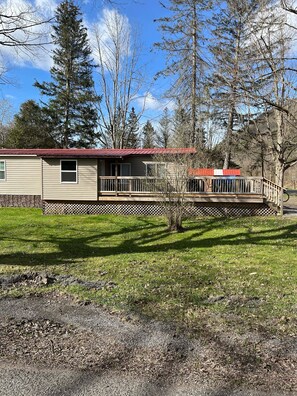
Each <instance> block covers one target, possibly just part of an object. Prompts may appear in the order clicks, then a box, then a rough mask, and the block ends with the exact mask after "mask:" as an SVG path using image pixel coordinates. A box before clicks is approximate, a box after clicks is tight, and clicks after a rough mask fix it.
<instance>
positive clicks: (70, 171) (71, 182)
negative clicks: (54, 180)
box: [60, 159, 78, 184]
mask: <svg viewBox="0 0 297 396" xmlns="http://www.w3.org/2000/svg"><path fill="white" fill-rule="evenodd" d="M66 161H68V162H69V161H72V162H75V168H76V169H75V171H73V170H62V162H66ZM74 172H75V175H76V180H75V181H63V180H62V173H74ZM60 183H61V184H77V183H78V166H77V160H76V159H61V160H60Z"/></svg>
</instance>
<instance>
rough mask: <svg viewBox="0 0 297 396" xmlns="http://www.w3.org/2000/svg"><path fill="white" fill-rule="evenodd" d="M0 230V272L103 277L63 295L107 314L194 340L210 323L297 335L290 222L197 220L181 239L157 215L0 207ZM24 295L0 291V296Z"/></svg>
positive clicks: (296, 266) (296, 239) (295, 238)
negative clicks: (140, 318) (184, 332)
mask: <svg viewBox="0 0 297 396" xmlns="http://www.w3.org/2000/svg"><path fill="white" fill-rule="evenodd" d="M0 224H1V227H0V274H11V273H20V272H27V271H47V272H49V273H55V274H71V275H74V276H75V277H77V278H80V279H88V280H104V281H106V282H107V286H106V287H105V288H104V289H103V290H101V291H95V290H91V291H90V290H89V291H87V290H85V289H84V288H83V287H79V286H72V287H70V286H69V287H67V288H65V287H64V289H63V290H64V291H65V292H67V293H71V294H74V295H76V296H78V297H79V298H80V299H88V300H92V301H96V302H98V303H100V304H103V305H105V306H108V307H109V308H112V309H115V310H123V311H126V312H133V313H135V314H141V315H145V316H148V317H152V318H156V319H165V320H167V319H168V320H171V321H172V320H173V321H175V322H176V324H177V325H179V326H181V327H182V328H187V329H189V330H190V331H191V332H194V333H200V332H207V329H208V328H210V327H212V328H213V326H216V327H215V328H216V329H217V330H218V331H220V330H223V331H224V330H228V328H232V329H233V330H235V331H238V332H241V331H252V330H257V331H263V332H269V333H272V332H275V333H286V334H290V335H293V334H296V333H297V330H296V329H297V327H296V324H297V221H296V220H294V219H286V220H285V219H282V218H239V219H221V218H207V219H206V218H203V219H195V220H191V221H190V220H189V221H186V222H185V223H184V225H185V226H186V228H187V231H186V232H185V233H182V234H176V233H172V234H169V233H168V232H167V231H166V229H165V228H166V227H165V221H164V219H162V218H154V217H132V216H131V217H124V216H123V217H121V216H107V215H105V216H42V214H41V211H40V210H36V209H19V208H17V209H14V208H13V209H6V208H1V209H0ZM109 281H110V282H113V283H115V284H116V286H115V287H108V282H109ZM59 287H60V288H61V286H52V288H59ZM34 290H35V289H34ZM42 290H44V291H47V290H48V287H44V288H42V289H38V292H39V291H42ZM29 292H32V289H30V288H22V289H18V290H16V289H11V290H10V291H7V290H2V291H1V289H0V295H16V294H22V293H29Z"/></svg>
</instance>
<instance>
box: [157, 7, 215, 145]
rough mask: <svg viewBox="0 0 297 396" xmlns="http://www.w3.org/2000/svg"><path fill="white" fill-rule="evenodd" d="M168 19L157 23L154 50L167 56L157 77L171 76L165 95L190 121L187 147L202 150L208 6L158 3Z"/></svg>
mask: <svg viewBox="0 0 297 396" xmlns="http://www.w3.org/2000/svg"><path fill="white" fill-rule="evenodd" d="M162 5H163V7H164V8H165V9H166V10H167V11H168V16H166V17H163V18H160V19H157V20H156V21H157V22H158V23H159V30H161V31H162V33H163V34H162V41H161V42H159V43H156V44H155V46H156V47H157V48H159V49H160V50H162V51H165V52H166V53H167V63H166V66H167V67H166V69H165V70H163V71H162V72H160V73H159V74H161V75H164V76H173V78H174V81H173V84H172V86H171V89H170V90H169V91H168V95H169V96H170V97H174V98H178V100H179V101H180V103H182V106H183V107H184V108H185V109H186V111H187V112H188V114H189V117H190V123H189V125H188V132H187V133H188V135H189V138H188V139H186V140H187V145H188V146H197V147H200V148H203V135H202V130H203V128H202V126H201V125H199V122H198V121H199V119H200V117H199V114H198V113H199V108H200V107H201V106H202V103H203V85H204V76H205V68H206V67H207V62H206V60H205V58H204V56H203V55H202V54H203V49H204V48H203V47H204V43H205V41H206V34H205V25H206V19H207V15H208V12H209V10H210V8H211V7H212V2H211V1H207V0H187V1H182V0H168V1H167V2H166V3H164V4H163V3H162Z"/></svg>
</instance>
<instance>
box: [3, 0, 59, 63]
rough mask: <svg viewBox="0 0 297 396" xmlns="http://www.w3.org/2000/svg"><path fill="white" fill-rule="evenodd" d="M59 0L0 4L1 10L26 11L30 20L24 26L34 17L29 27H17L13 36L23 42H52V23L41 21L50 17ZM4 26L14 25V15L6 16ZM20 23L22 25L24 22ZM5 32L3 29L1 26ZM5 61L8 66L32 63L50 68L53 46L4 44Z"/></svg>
mask: <svg viewBox="0 0 297 396" xmlns="http://www.w3.org/2000/svg"><path fill="white" fill-rule="evenodd" d="M56 5H57V3H56V1H55V0H35V1H34V2H29V1H28V0H5V1H3V2H2V3H1V5H0V12H1V14H3V15H18V14H20V13H21V12H22V13H25V15H26V20H24V23H23V26H26V25H28V21H29V24H30V22H31V21H32V25H34V23H35V26H31V27H28V28H25V29H23V30H22V29H20V30H18V31H16V32H15V33H14V34H13V36H14V37H15V39H17V40H19V41H21V42H28V43H30V45H32V44H42V43H45V42H48V41H49V39H50V25H49V24H39V23H40V22H42V21H44V20H46V19H49V18H50V17H52V16H53V15H54V11H55V8H56ZM3 21H4V22H3V23H2V27H1V28H2V29H5V28H7V27H11V25H9V24H8V23H9V22H10V23H11V19H10V20H7V23H5V19H3ZM19 26H22V25H21V24H20V25H19ZM0 35H1V29H0ZM1 63H2V66H3V67H4V64H5V65H8V66H32V67H36V68H38V69H43V70H49V68H50V66H51V64H52V60H51V55H50V46H49V45H46V46H44V47H42V46H36V47H35V46H30V50H29V49H28V48H27V49H26V48H25V47H21V46H9V45H2V46H1Z"/></svg>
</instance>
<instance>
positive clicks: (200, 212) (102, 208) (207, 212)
mask: <svg viewBox="0 0 297 396" xmlns="http://www.w3.org/2000/svg"><path fill="white" fill-rule="evenodd" d="M43 213H44V214H46V215H50V214H73V215H75V214H94V215H95V214H117V215H137V216H161V215H164V209H163V208H162V206H160V205H158V204H156V203H154V202H142V203H135V202H59V201H44V202H43ZM275 214H276V212H275V211H274V210H273V209H271V208H270V207H269V206H267V205H265V204H251V203H244V204H243V203H240V204H239V203H232V204H227V203H225V204H224V203H195V204H194V205H190V206H189V207H188V208H187V209H186V213H185V217H195V216H213V217H226V216H230V217H240V216H271V215H275Z"/></svg>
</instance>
